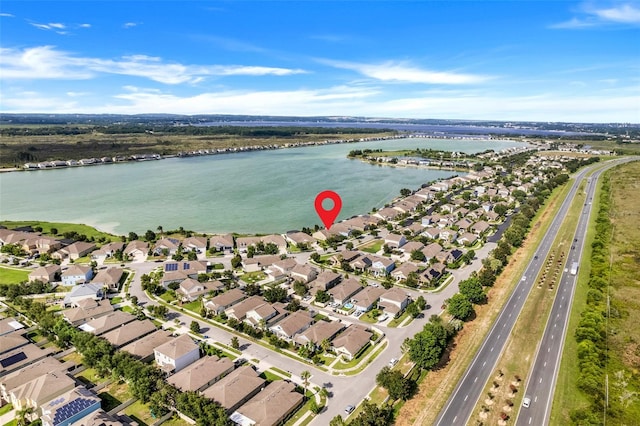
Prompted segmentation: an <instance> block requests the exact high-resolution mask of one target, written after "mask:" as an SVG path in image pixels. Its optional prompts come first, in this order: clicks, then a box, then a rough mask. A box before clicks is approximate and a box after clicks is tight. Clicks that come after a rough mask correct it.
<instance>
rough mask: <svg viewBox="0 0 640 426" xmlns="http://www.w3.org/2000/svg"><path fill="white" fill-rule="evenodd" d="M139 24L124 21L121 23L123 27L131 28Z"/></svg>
mask: <svg viewBox="0 0 640 426" xmlns="http://www.w3.org/2000/svg"><path fill="white" fill-rule="evenodd" d="M138 25H139V24H138V23H137V22H125V23H124V24H122V27H123V28H127V29H128V28H133V27H137V26H138Z"/></svg>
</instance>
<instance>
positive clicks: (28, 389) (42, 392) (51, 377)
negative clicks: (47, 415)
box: [9, 370, 76, 411]
mask: <svg viewBox="0 0 640 426" xmlns="http://www.w3.org/2000/svg"><path fill="white" fill-rule="evenodd" d="M75 387H76V382H75V380H74V379H72V378H71V377H69V376H68V375H67V374H66V372H62V371H59V370H58V371H50V372H47V373H44V374H42V375H40V376H38V377H36V378H35V379H32V380H30V381H28V382H23V384H22V385H21V386H18V387H16V388H14V389H13V390H12V391H11V393H10V395H9V396H10V399H11V404H13V408H14V409H15V410H18V411H20V410H24V409H27V408H33V410H34V411H35V410H37V409H39V408H40V407H42V406H43V405H44V404H46V403H48V402H49V401H51V400H52V399H54V398H56V397H58V396H59V395H62V394H63V393H65V392H68V391H70V390H71V389H73V388H75Z"/></svg>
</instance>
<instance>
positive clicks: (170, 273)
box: [162, 260, 207, 287]
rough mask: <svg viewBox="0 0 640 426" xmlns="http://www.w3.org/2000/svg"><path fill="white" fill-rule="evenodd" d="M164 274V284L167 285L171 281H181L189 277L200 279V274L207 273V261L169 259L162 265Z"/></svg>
mask: <svg viewBox="0 0 640 426" xmlns="http://www.w3.org/2000/svg"><path fill="white" fill-rule="evenodd" d="M162 267H163V270H164V275H163V277H162V285H163V286H164V287H167V286H168V285H169V284H171V283H179V282H182V281H184V280H186V279H187V278H193V279H198V275H199V274H206V273H207V262H206V261H202V260H182V261H179V262H178V261H175V260H169V261H166V262H164V264H163V265H162Z"/></svg>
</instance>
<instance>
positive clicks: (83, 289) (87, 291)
mask: <svg viewBox="0 0 640 426" xmlns="http://www.w3.org/2000/svg"><path fill="white" fill-rule="evenodd" d="M103 298H104V287H103V286H101V285H99V284H95V283H89V284H80V285H77V286H75V287H73V288H72V289H71V291H70V292H69V293H67V295H66V296H65V297H64V299H63V300H62V306H63V307H66V306H71V307H77V306H78V302H80V301H81V300H85V299H92V300H102V299H103Z"/></svg>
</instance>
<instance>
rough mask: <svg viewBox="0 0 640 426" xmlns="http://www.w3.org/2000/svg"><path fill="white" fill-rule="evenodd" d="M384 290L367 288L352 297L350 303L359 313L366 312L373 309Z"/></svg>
mask: <svg viewBox="0 0 640 426" xmlns="http://www.w3.org/2000/svg"><path fill="white" fill-rule="evenodd" d="M384 292H385V290H384V289H383V288H380V287H372V286H367V287H365V288H364V289H363V290H362V291H361V292H359V293H358V294H357V295H355V296H353V298H352V299H351V303H353V306H355V308H356V309H357V310H359V311H363V312H367V311H370V310H371V309H373V305H375V303H376V302H377V301H378V299H379V298H380V295H382V293H384Z"/></svg>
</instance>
